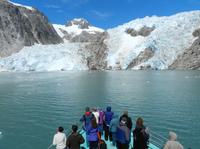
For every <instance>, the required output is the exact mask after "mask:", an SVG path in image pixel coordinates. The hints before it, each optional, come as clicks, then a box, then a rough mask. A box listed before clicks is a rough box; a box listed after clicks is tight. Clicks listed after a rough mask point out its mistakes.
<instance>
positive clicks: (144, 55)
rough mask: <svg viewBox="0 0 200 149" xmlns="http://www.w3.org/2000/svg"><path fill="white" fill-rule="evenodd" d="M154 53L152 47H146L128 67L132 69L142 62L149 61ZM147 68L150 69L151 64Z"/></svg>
mask: <svg viewBox="0 0 200 149" xmlns="http://www.w3.org/2000/svg"><path fill="white" fill-rule="evenodd" d="M154 53H155V51H154V50H153V49H152V48H150V47H149V48H146V49H145V50H144V51H142V52H140V54H139V55H138V56H137V57H136V58H135V59H133V61H132V62H131V63H130V64H129V65H128V67H127V68H126V69H131V68H133V67H135V66H137V65H140V64H141V63H144V62H146V61H148V60H149V59H150V58H152V57H153V56H154ZM147 68H148V69H150V66H148V67H147ZM141 69H144V68H141Z"/></svg>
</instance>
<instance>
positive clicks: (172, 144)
mask: <svg viewBox="0 0 200 149" xmlns="http://www.w3.org/2000/svg"><path fill="white" fill-rule="evenodd" d="M164 149H184V148H183V146H182V145H181V144H180V143H179V142H178V141H177V134H176V133H175V132H169V140H168V141H167V142H166V144H165V146H164Z"/></svg>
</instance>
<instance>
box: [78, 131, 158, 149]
mask: <svg viewBox="0 0 200 149" xmlns="http://www.w3.org/2000/svg"><path fill="white" fill-rule="evenodd" d="M80 134H82V136H83V137H84V138H85V140H86V133H85V131H84V130H81V131H80ZM102 138H104V136H102ZM132 138H133V137H131V143H130V147H129V148H130V149H131V148H132V147H133V139H132ZM105 142H106V144H107V148H108V149H116V146H113V145H112V142H110V141H105ZM81 147H84V148H86V149H88V148H89V147H88V146H87V143H86V141H85V143H84V144H82V145H81ZM149 149H160V148H158V147H157V146H155V145H153V144H152V143H149Z"/></svg>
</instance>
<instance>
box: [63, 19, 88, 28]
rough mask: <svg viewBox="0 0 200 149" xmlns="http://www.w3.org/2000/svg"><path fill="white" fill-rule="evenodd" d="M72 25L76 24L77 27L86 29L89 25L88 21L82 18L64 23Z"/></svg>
mask: <svg viewBox="0 0 200 149" xmlns="http://www.w3.org/2000/svg"><path fill="white" fill-rule="evenodd" d="M72 25H78V28H80V29H88V28H89V26H90V24H89V22H88V21H87V20H85V19H83V18H80V19H74V20H71V21H69V22H67V24H66V26H72Z"/></svg>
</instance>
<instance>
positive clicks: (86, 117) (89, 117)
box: [83, 113, 93, 125]
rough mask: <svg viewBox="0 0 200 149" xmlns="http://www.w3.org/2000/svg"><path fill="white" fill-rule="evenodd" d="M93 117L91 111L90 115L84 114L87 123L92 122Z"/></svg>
mask: <svg viewBox="0 0 200 149" xmlns="http://www.w3.org/2000/svg"><path fill="white" fill-rule="evenodd" d="M92 118H93V115H92V113H90V115H89V116H87V115H83V119H84V121H85V124H86V125H88V124H90V122H91V120H92Z"/></svg>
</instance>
